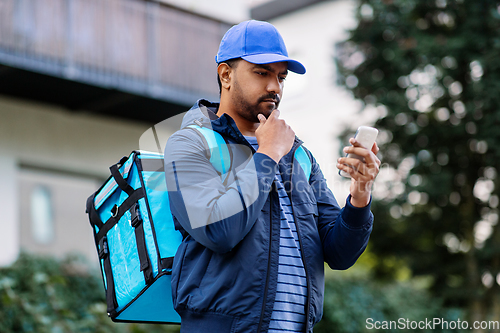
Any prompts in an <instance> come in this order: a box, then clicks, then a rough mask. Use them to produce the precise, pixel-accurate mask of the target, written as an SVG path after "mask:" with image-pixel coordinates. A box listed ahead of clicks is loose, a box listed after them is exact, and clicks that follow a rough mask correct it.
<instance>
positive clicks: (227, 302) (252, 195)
mask: <svg viewBox="0 0 500 333" xmlns="http://www.w3.org/2000/svg"><path fill="white" fill-rule="evenodd" d="M216 62H217V63H218V67H217V72H218V79H219V84H220V89H221V98H220V104H216V103H211V102H208V101H205V100H200V101H198V102H197V104H196V105H195V106H194V107H193V108H192V109H191V110H190V111H189V112H188V113H187V114H186V116H185V117H184V120H183V124H182V129H181V130H180V131H178V132H176V133H175V134H174V135H173V136H172V137H171V138H170V139H169V141H168V143H167V145H166V149H165V171H166V178H167V188H168V190H169V197H170V207H171V210H172V213H173V215H174V221H175V223H176V227H177V228H178V229H179V230H180V231H181V233H182V234H183V237H184V240H183V242H182V244H181V246H180V247H179V249H178V251H177V254H176V256H175V259H174V264H173V272H172V293H173V297H174V306H175V308H176V310H177V312H178V313H179V314H180V316H181V319H182V325H181V331H182V332H217V333H219V332H283V331H287V332H312V329H313V326H314V325H315V324H316V323H317V322H318V321H319V320H320V319H321V316H322V308H323V291H324V271H323V269H324V262H326V263H328V265H329V266H330V267H331V268H333V269H347V268H349V267H350V266H352V265H353V264H354V263H355V261H356V260H357V258H358V257H359V256H360V255H361V253H363V251H364V249H365V247H366V245H367V242H368V238H369V235H370V232H371V229H372V220H373V216H372V214H371V212H370V209H369V204H370V200H371V186H372V183H373V181H374V179H375V177H376V175H377V173H378V168H379V165H380V161H379V160H378V159H377V157H376V156H375V155H376V153H377V151H378V148H377V146H376V145H374V146H373V147H368V148H371V150H369V149H366V148H367V147H361V146H360V144H358V143H357V142H356V141H355V140H353V139H351V144H352V145H353V146H351V147H347V148H345V149H344V151H345V152H346V153H356V154H358V155H361V156H363V157H364V162H361V161H359V160H356V159H351V158H341V159H339V164H338V168H339V169H340V170H344V171H347V172H349V174H350V175H351V177H352V182H351V187H350V195H349V197H348V198H347V201H346V205H345V207H344V209H340V207H339V205H338V204H337V202H336V200H335V198H334V196H333V194H332V193H331V191H330V190H329V189H328V187H327V185H326V181H325V179H324V177H323V174H322V172H321V170H320V168H319V165H318V164H317V163H316V161H315V160H314V158H313V156H312V155H311V154H310V152H308V151H307V150H305V151H306V152H307V153H306V154H307V158H308V159H310V161H311V164H312V167H311V174H310V177H309V178H307V176H306V173H305V172H304V170H303V169H302V167H301V166H300V164H299V163H298V162H297V159H296V157H295V152H296V151H297V149H298V148H299V146H300V145H301V144H302V142H301V141H300V140H299V139H298V138H296V137H295V134H294V132H293V130H292V129H291V128H290V126H289V125H287V124H286V122H285V121H284V120H283V119H280V111H278V106H279V103H280V100H281V97H282V94H283V86H284V81H285V78H286V76H287V75H288V72H289V71H292V72H295V73H298V74H304V73H305V68H304V66H303V65H302V64H300V63H299V62H298V61H295V60H292V59H290V58H289V57H288V54H287V50H286V47H285V44H284V42H283V39H282V38H281V36H280V34H279V32H278V31H277V30H276V28H275V27H273V26H272V25H271V24H269V23H266V22H259V21H246V22H243V23H240V24H239V25H236V26H234V27H232V28H231V29H230V30H229V31H228V32H227V33H226V34H225V36H224V37H223V39H222V41H221V44H220V47H219V51H218V53H217V56H216ZM307 116H308V115H307V110H304V117H307ZM200 127H205V128H209V129H211V130H213V131H215V132H217V133H219V134H220V136H221V137H222V138H223V139H224V141H225V142H222V143H219V145H218V146H217V147H215V148H214V145H213V144H210V143H209V141H211V140H207V139H206V137H204V135H201V134H200ZM197 128H198V129H197ZM210 133H213V132H211V131H210ZM221 145H225V146H227V147H228V151H229V154H230V155H231V156H230V160H228V159H226V160H225V162H224V158H223V155H224V152H223V149H222V148H224V147H223V146H221ZM218 148H220V149H218ZM220 161H222V164H230V170H229V171H225V170H224V165H222V169H220V168H219V170H217V167H216V164H217V162H218V163H221V162H220ZM347 165H351V166H352V167H348V166H347ZM225 168H228V166H227V165H226V166H225ZM221 170H223V171H221Z"/></svg>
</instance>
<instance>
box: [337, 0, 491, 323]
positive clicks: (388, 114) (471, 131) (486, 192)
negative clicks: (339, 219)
mask: <svg viewBox="0 0 500 333" xmlns="http://www.w3.org/2000/svg"><path fill="white" fill-rule="evenodd" d="M357 18H358V20H359V21H358V22H359V23H358V26H357V27H356V28H355V29H354V30H352V31H351V34H350V37H349V39H348V40H347V41H346V42H344V43H342V45H340V46H339V48H338V58H337V63H338V68H339V71H340V73H341V79H340V80H341V83H342V84H344V85H345V86H346V87H347V88H348V89H350V90H351V91H352V93H353V95H354V96H355V98H357V99H359V100H361V101H362V102H363V103H364V105H365V110H366V111H367V112H373V111H374V110H377V112H379V113H380V114H381V117H380V118H379V120H378V121H377V122H376V124H375V126H376V127H377V128H379V129H380V135H379V141H378V142H379V143H380V146H381V156H382V161H383V163H384V165H385V167H384V168H383V169H382V171H381V174H380V175H379V180H378V181H377V183H376V186H375V194H376V196H375V199H376V202H374V205H373V209H374V213H375V216H376V226H375V228H374V232H373V236H372V239H371V250H372V251H373V253H375V254H376V255H377V257H378V258H379V260H378V262H377V264H376V265H375V270H376V272H377V274H378V276H379V277H386V278H387V277H391V276H392V275H393V274H394V272H395V271H397V268H398V267H401V265H407V266H408V267H409V268H410V269H411V271H412V273H413V275H414V276H428V277H430V279H429V280H430V288H431V291H432V292H433V293H434V294H435V295H437V296H439V297H443V299H444V300H445V306H448V307H454V306H458V307H462V308H465V309H467V310H468V314H469V319H470V320H484V319H494V320H500V288H499V284H498V282H500V275H499V274H500V249H499V246H500V228H499V227H498V225H497V223H498V205H499V191H500V186H499V185H500V183H499V178H498V176H497V172H498V169H499V161H500V130H499V129H498V125H499V124H500V71H499V68H500V61H499V59H500V3H499V2H498V1H497V0H495V1H493V0H475V1H468V0H362V1H360V3H359V7H358V10H357ZM497 281H498V282H497Z"/></svg>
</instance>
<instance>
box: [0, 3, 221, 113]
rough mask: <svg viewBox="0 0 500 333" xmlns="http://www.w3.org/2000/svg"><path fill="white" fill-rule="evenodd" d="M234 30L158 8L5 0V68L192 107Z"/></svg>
mask: <svg viewBox="0 0 500 333" xmlns="http://www.w3.org/2000/svg"><path fill="white" fill-rule="evenodd" d="M228 27H229V26H228V24H226V23H223V22H220V21H217V20H213V19H210V18H207V17H203V16H199V15H195V14H192V13H189V12H185V11H182V10H180V9H177V8H173V7H169V6H166V5H163V4H160V3H158V2H154V1H144V0H0V63H2V64H5V65H8V66H11V67H18V68H23V69H27V70H31V71H37V72H40V73H44V74H49V75H53V76H57V77H62V78H66V79H70V80H74V81H79V82H84V83H88V84H92V85H96V86H102V87H105V88H112V89H118V90H122V91H126V92H131V93H135V94H139V95H143V96H149V97H153V98H157V99H162V100H166V101H169V102H174V103H177V104H190V103H191V102H192V101H193V100H194V99H196V98H199V97H208V98H214V97H216V96H217V93H218V92H217V83H216V80H215V75H216V74H215V73H216V72H215V68H216V67H215V63H214V56H215V54H216V53H217V48H218V45H219V42H220V39H221V37H222V35H223V34H224V32H225V31H226V30H227V29H228Z"/></svg>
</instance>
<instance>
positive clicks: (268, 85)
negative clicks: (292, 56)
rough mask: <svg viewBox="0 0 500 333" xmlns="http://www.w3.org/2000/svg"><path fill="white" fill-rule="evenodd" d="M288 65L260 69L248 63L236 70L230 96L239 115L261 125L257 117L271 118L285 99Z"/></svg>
mask: <svg viewBox="0 0 500 333" xmlns="http://www.w3.org/2000/svg"><path fill="white" fill-rule="evenodd" d="M287 67H288V66H287V63H286V62H277V63H271V64H263V65H257V64H252V63H249V62H247V61H245V60H241V61H239V62H238V64H237V66H235V68H233V70H234V75H233V78H232V83H231V88H230V94H231V102H232V103H233V106H234V108H235V110H236V111H237V112H238V113H239V115H240V116H241V117H242V118H244V119H246V120H248V121H252V122H256V123H258V122H259V119H258V118H257V115H258V114H259V113H261V114H263V115H264V116H265V117H266V118H267V117H269V115H270V114H271V112H272V111H273V110H274V109H277V108H278V105H279V103H280V100H281V96H282V95H283V85H284V82H285V78H286V76H287V73H288V70H287Z"/></svg>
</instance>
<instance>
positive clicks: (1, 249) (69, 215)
mask: <svg viewBox="0 0 500 333" xmlns="http://www.w3.org/2000/svg"><path fill="white" fill-rule="evenodd" d="M149 127H150V126H149V125H146V124H143V123H138V122H132V121H126V120H117V119H112V118H106V117H99V116H95V115H90V114H85V113H75V112H69V111H66V110H64V109H61V108H58V107H55V106H50V105H45V104H40V103H32V102H27V101H22V100H16V99H13V98H8V97H5V96H0V183H1V184H2V191H0V202H2V214H1V215H0V230H2V232H0V266H3V265H8V264H10V263H12V262H13V261H14V260H15V259H16V258H17V256H18V254H19V252H20V251H21V250H26V251H30V252H35V253H38V254H51V255H56V256H59V257H60V256H62V255H64V254H67V253H71V252H78V253H80V254H84V255H85V256H86V257H87V258H89V259H90V261H95V263H97V255H96V254H95V247H94V244H93V238H92V229H91V228H90V224H89V222H88V218H87V215H86V214H85V200H86V198H87V197H88V196H90V195H91V194H92V193H93V192H94V191H96V190H97V188H98V187H99V186H100V185H101V183H102V181H103V180H104V179H106V178H107V177H108V176H109V166H110V165H112V164H114V163H117V162H118V161H119V160H120V158H121V157H122V156H125V155H128V154H130V152H131V151H132V150H134V149H138V148H139V138H140V136H141V135H142V134H143V133H144V131H146V130H147V129H148V128H149ZM37 187H44V188H48V189H49V191H50V199H51V214H52V217H53V221H52V222H51V223H52V224H53V228H54V230H53V231H52V232H53V238H52V240H51V241H50V242H47V243H43V242H42V243H40V241H39V240H38V241H37V237H36V235H35V234H34V225H33V221H32V220H33V218H32V209H33V202H32V193H33V191H34V189H35V188H37Z"/></svg>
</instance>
